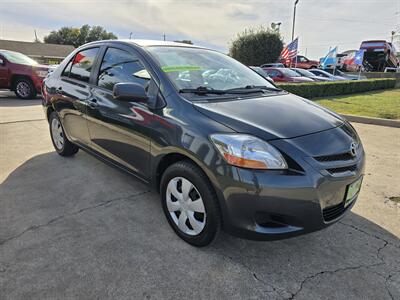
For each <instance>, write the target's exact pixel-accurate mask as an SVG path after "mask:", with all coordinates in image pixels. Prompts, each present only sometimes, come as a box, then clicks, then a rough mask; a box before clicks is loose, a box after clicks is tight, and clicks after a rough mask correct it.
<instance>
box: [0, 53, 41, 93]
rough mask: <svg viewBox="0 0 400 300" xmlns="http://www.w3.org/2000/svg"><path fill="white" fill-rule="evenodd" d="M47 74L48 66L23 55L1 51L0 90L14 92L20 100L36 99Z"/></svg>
mask: <svg viewBox="0 0 400 300" xmlns="http://www.w3.org/2000/svg"><path fill="white" fill-rule="evenodd" d="M47 72H48V67H47V66H45V65H39V64H38V63H37V62H36V61H34V60H33V59H31V58H30V57H28V56H26V55H24V54H22V53H19V52H14V51H9V50H0V89H9V90H12V91H14V92H15V95H17V97H18V98H21V99H33V98H35V97H36V95H37V93H40V90H41V86H42V82H43V79H44V78H45V77H46V76H47Z"/></svg>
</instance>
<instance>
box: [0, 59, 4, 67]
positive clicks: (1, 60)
mask: <svg viewBox="0 0 400 300" xmlns="http://www.w3.org/2000/svg"><path fill="white" fill-rule="evenodd" d="M3 65H4V60H3V59H1V58H0V66H3Z"/></svg>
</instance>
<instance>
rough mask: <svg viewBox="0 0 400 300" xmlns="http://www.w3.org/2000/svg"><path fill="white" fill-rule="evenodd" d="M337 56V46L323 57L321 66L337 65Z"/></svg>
mask: <svg viewBox="0 0 400 300" xmlns="http://www.w3.org/2000/svg"><path fill="white" fill-rule="evenodd" d="M336 56H337V47H335V48H333V49H331V50H329V52H328V54H327V55H326V56H325V57H324V58H323V59H321V67H322V69H326V68H328V67H333V66H334V65H336V63H337V61H336Z"/></svg>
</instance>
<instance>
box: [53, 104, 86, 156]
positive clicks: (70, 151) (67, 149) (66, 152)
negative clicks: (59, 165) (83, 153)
mask: <svg viewBox="0 0 400 300" xmlns="http://www.w3.org/2000/svg"><path fill="white" fill-rule="evenodd" d="M53 120H56V121H57V122H58V124H59V130H60V131H61V134H60V137H61V138H62V139H63V143H62V146H60V144H58V145H57V142H55V137H54V136H53V130H52V126H53ZM49 129H50V136H51V141H52V143H53V146H54V149H55V150H56V151H57V153H58V154H59V155H61V156H72V155H74V154H75V153H76V152H78V150H79V147H78V146H76V145H75V144H73V143H71V142H70V141H69V140H68V138H67V137H66V135H65V132H64V128H63V127H62V125H61V121H60V118H59V117H58V115H57V113H56V112H54V111H53V112H52V113H51V114H50V117H49Z"/></svg>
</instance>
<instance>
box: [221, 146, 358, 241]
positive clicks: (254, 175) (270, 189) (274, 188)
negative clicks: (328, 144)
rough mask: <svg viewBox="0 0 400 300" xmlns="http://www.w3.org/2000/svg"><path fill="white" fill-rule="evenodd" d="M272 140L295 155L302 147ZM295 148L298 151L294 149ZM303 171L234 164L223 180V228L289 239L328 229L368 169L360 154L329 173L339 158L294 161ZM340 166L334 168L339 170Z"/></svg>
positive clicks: (264, 237) (245, 234)
mask: <svg viewBox="0 0 400 300" xmlns="http://www.w3.org/2000/svg"><path fill="white" fill-rule="evenodd" d="M273 144H274V145H275V146H276V147H277V148H278V149H280V150H281V151H283V152H284V153H286V154H290V156H291V157H299V155H300V153H302V154H303V155H304V152H303V151H300V152H299V150H298V149H296V147H293V145H290V143H287V142H285V141H275V142H273ZM294 152H297V153H294ZM296 163H298V164H297V165H296V166H297V167H298V168H300V169H301V171H299V170H288V171H262V170H248V169H241V168H236V167H230V168H231V169H230V171H229V172H228V173H230V176H225V177H224V178H223V181H221V182H220V189H219V196H220V197H219V198H220V200H222V201H220V202H222V204H221V207H222V213H223V227H224V229H225V231H227V232H229V233H230V234H233V235H236V236H240V237H243V238H247V239H254V240H276V239H283V238H289V237H293V236H297V235H301V234H305V233H309V232H313V231H317V230H320V229H322V228H325V227H327V226H329V225H331V224H333V223H335V222H336V221H338V220H339V219H340V218H342V217H343V216H344V215H345V214H346V213H347V212H348V211H349V210H350V209H351V207H352V206H353V205H354V203H355V202H356V198H357V196H358V195H356V196H355V197H354V200H353V201H352V203H351V204H350V205H348V206H347V207H345V206H344V200H345V195H346V191H347V187H348V186H349V185H350V184H351V183H353V182H355V181H356V180H357V179H359V178H360V177H361V176H362V175H363V173H364V167H365V154H364V151H363V149H362V146H361V145H360V153H359V155H358V157H357V158H354V159H351V161H350V162H343V161H341V162H340V164H341V165H349V164H351V168H350V167H349V168H347V169H346V168H344V169H346V171H344V172H342V171H341V170H340V168H339V171H340V172H339V173H333V171H332V173H329V172H328V171H327V170H333V169H332V166H333V165H338V162H326V163H325V162H324V163H318V162H316V161H314V159H313V158H312V157H302V158H301V159H298V160H296ZM335 170H336V169H335Z"/></svg>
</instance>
